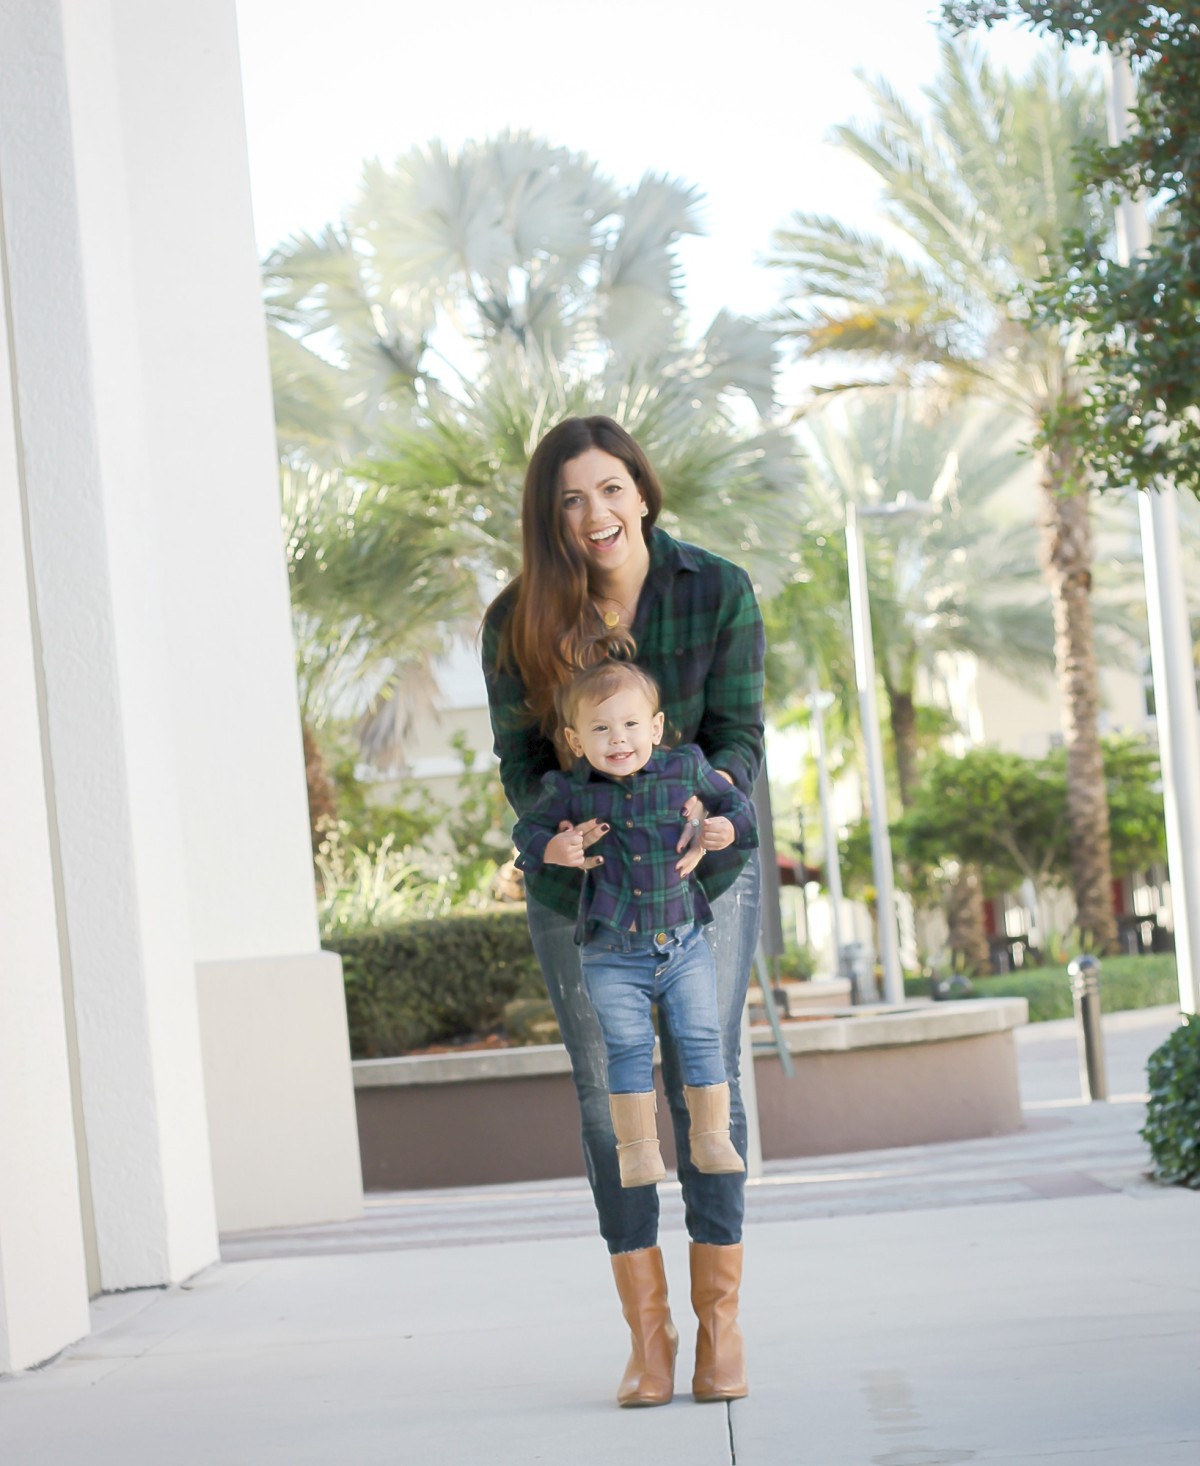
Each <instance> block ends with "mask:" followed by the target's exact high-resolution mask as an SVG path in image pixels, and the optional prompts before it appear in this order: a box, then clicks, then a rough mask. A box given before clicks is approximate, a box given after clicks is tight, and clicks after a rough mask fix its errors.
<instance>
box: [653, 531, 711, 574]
mask: <svg viewBox="0 0 1200 1466" xmlns="http://www.w3.org/2000/svg"><path fill="white" fill-rule="evenodd" d="M649 550H650V569H651V571H655V570H659V569H662V570H698V569H699V568H700V567H699V565H698V564H697V562H696V557H695V554H694V553H693V548H692V546H691V545H689V544H687V543H686V542H685V541H684V540H677V539H674V538H673V537H672V536H671V535H669V534H668V533H667V532H666V530H665V529H659V527H658V526H657V525H655V526H654V528H653V529H652V530H651V531H650V544H649Z"/></svg>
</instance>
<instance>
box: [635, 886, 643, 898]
mask: <svg viewBox="0 0 1200 1466" xmlns="http://www.w3.org/2000/svg"><path fill="white" fill-rule="evenodd" d="M633 894H634V895H635V896H640V895H641V894H642V893H641V892H640V891H639V890H638V888H637V887H636V886H634V888H633Z"/></svg>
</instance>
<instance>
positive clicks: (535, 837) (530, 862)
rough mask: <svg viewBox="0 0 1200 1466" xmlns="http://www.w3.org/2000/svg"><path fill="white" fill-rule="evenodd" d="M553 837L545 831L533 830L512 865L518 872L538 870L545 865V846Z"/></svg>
mask: <svg viewBox="0 0 1200 1466" xmlns="http://www.w3.org/2000/svg"><path fill="white" fill-rule="evenodd" d="M553 839H554V836H553V835H551V834H549V833H548V832H547V831H546V830H535V831H534V833H533V834H532V835H530V837H529V839H528V841H526V843H525V847H524V849H523V850H521V852H520V853H519V854H518V856H517V858H516V860H515V861H513V864H514V865H515V866H516V868H517V869H518V870H539V869H540V868H541V867H542V866H543V865H545V863H546V862H545V858H544V857H545V854H546V846H547V845H549V843H550V841H551V840H553Z"/></svg>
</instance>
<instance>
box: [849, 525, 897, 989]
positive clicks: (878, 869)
mask: <svg viewBox="0 0 1200 1466" xmlns="http://www.w3.org/2000/svg"><path fill="white" fill-rule="evenodd" d="M880 507H881V508H883V507H884V506H880ZM886 507H888V508H890V507H891V506H886ZM861 513H862V511H861V510H859V509H858V508H857V507H856V506H855V505H854V504H852V503H848V504H847V505H846V554H847V558H848V560H849V569H850V624H851V630H852V632H853V637H854V680H855V684H856V685H857V687H858V709H859V719H860V721H861V723H862V730H863V738H864V740H865V742H866V752H867V786H868V796H869V798H870V801H871V865H872V867H873V869H874V874H875V915H876V924H877V926H878V929H879V960H880V964H881V965H882V967H883V997H884V1001H885V1002H887V1003H902V1002H903V1001H904V974H903V972H902V971H901V970H900V936H899V929H898V926H897V923H896V892H895V884H894V881H893V877H892V842H891V837H890V835H889V834H888V819H887V788H886V785H885V784H884V778H883V744H882V741H881V739H880V736H879V708H878V705H877V702H876V697H875V644H874V640H873V638H872V636H871V608H870V602H869V600H868V596H867V557H866V553H865V551H864V548H863V540H862V530H861V529H860V527H859V522H858V521H859V516H860V514H861Z"/></svg>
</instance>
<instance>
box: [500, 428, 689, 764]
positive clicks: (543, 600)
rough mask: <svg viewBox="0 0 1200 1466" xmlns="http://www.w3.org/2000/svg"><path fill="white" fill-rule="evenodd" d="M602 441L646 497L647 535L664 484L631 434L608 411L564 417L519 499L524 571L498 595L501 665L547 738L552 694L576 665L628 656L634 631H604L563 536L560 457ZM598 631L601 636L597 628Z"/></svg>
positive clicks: (580, 556)
mask: <svg viewBox="0 0 1200 1466" xmlns="http://www.w3.org/2000/svg"><path fill="white" fill-rule="evenodd" d="M589 448H599V449H600V450H601V451H602V452H604V453H611V454H612V456H613V457H614V458H619V459H620V461H621V462H622V463H623V464H624V465H625V467H626V469H628V471H629V476H630V478H632V479H633V481H634V483H635V484H636V485H637V488H638V491H639V492H640V494H641V496H642V499H643V500H644V502H645V504H646V510H647V512H646V516H645V518H644V519H643V520H642V533H643V535H644V536H645V537H646V539H647V540H648V539H649V538H650V531H651V529H652V528H653V526H654V521H655V520H656V519H657V518H658V515H659V511H660V510H661V509H662V488H661V487H660V485H659V482H658V479H657V478H656V477H655V474H654V470H653V469H652V468H651V467H650V463H649V460H648V459H647V457H646V455H645V454H644V453H643V452H642V450H641V448H639V447H638V445H637V443H636V442H635V441H634V439H633V438H631V437H630V435H629V434H628V433H627V432H626V431H625V429H624V428H623V427H621V426H620V424H619V423H615V422H614V421H613V420H612V418H610V417H569V418H566V419H564V420H563V421H562V422H560V423H559V424H558V425H557V427H553V428H551V429H550V431H549V432H548V433H547V434H546V436H545V437H544V438H543V439H542V441H541V442H540V443H539V444H538V445H537V448H536V449H535V450H534V453H533V457H532V458H531V459H530V460H529V467H528V469H527V470H526V473H525V491H524V495H523V497H522V500H521V545H522V561H521V573H520V574H519V575H518V576H517V577H516V579H515V580H514V581H513V583H512V585H511V586H509V587H508V588H507V589H506V590H505V591H504V592H502V594H503V595H505V596H506V597H507V596H510V595H511V596H515V600H514V604H513V609H512V614H511V616H510V617H509V618H508V621H507V623H506V624H505V626H504V627H503V630H502V632H501V635H500V647H499V657H500V664H501V665H502V666H504V665H513V664H515V666H516V670H517V672H518V673H519V674H520V677H521V681H522V682H523V683H524V684H525V689H526V695H527V697H528V701H529V711H530V716H531V721H532V722H536V723H537V724H538V726H539V727H540V728H541V730H542V732H543V733H544V734H545V735H546V736H547V737H553V735H554V732H555V731H556V730H555V704H554V699H555V695H556V693H557V692H558V689H559V688H560V687H561V686H562V685H563V683H565V682H566V681H567V680H568V679H569V678H571V677H572V676H573V675H574V674H575V673H576V672H578V671H579V670H580V669H581V668H583V667H587V666H591V665H592V664H594V663H595V662H597V661H600V660H601V659H602V658H603V657H605V656H609V655H613V654H615V655H617V656H632V655H633V653H634V652H635V651H636V646H635V644H634V641H633V638H632V636H630V635H629V633H628V632H627V631H626V630H624V629H623V628H622V629H619V630H617V631H614V632H610V633H608V634H607V635H605V634H604V626H603V622H602V621H601V618H600V616H599V614H598V612H597V611H596V608H595V606H594V605H593V604H592V600H591V597H590V595H589V594H588V581H587V561H586V560H585V558H584V553H583V551H582V550H581V549H580V547H579V545H578V544H576V543H575V541H574V540H573V538H571V537H570V536H568V534H567V532H566V524H565V512H564V509H563V504H562V485H561V483H560V475H561V473H562V470H563V467H564V465H565V464H568V463H570V462H571V460H572V459H574V458H578V457H579V456H580V454H581V453H586V452H587V450H588V449H589ZM598 632H599V633H600V634H599V635H598V634H597V633H598Z"/></svg>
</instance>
